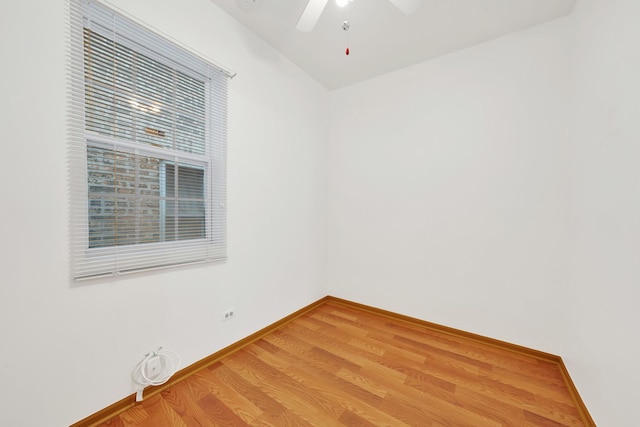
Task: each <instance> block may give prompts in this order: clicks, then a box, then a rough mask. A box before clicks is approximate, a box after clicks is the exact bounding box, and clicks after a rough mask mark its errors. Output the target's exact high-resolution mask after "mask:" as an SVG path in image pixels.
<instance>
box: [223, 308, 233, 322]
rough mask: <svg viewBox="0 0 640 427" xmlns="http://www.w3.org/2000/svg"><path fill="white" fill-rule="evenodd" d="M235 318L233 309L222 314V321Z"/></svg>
mask: <svg viewBox="0 0 640 427" xmlns="http://www.w3.org/2000/svg"><path fill="white" fill-rule="evenodd" d="M235 316H236V310H235V309H233V308H232V309H231V310H227V311H225V312H224V313H222V320H223V321H224V320H229V319H233V318H234V317H235Z"/></svg>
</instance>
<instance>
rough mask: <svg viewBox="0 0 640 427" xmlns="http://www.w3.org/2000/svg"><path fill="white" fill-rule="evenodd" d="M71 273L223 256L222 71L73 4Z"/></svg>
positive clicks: (88, 5)
mask: <svg viewBox="0 0 640 427" xmlns="http://www.w3.org/2000/svg"><path fill="white" fill-rule="evenodd" d="M71 27H72V29H71V36H72V43H71V50H70V52H71V67H70V70H71V72H70V85H69V87H70V92H71V100H72V102H71V127H72V129H71V132H70V136H71V138H70V140H71V149H70V167H71V182H72V218H71V223H72V239H71V241H72V251H73V266H74V267H73V270H74V276H75V278H76V279H84V278H92V277H100V276H106V275H118V274H121V273H127V272H134V271H141V270H146V269H155V268H163V267H168V266H172V265H177V264H186V263H195V262H206V261H213V260H220V259H224V258H226V206H225V203H226V117H227V82H228V80H229V77H230V75H229V73H228V72H226V71H225V70H223V69H221V68H220V67H218V66H215V65H213V64H211V63H209V62H208V61H205V60H203V59H202V58H201V57H199V56H197V55H195V54H193V53H191V52H189V51H187V50H186V49H184V48H181V47H179V46H177V45H176V44H174V43H172V42H170V41H168V40H166V39H165V38H163V37H161V36H159V35H157V34H156V33H154V32H152V31H150V30H148V29H146V28H144V27H143V26H141V25H140V24H138V23H136V22H133V21H132V20H130V19H128V18H127V17H125V16H122V15H121V14H118V13H117V12H115V11H113V10H110V9H109V8H107V7H106V6H104V5H102V4H100V3H98V2H94V1H88V0H81V1H78V0H71Z"/></svg>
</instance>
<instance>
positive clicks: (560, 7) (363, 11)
mask: <svg viewBox="0 0 640 427" xmlns="http://www.w3.org/2000/svg"><path fill="white" fill-rule="evenodd" d="M211 1H212V2H213V3H215V4H216V5H218V6H219V7H220V8H221V9H223V10H225V11H226V12H227V13H229V14H230V15H231V16H233V17H235V18H236V19H237V20H238V21H239V22H241V23H242V24H244V25H245V26H246V27H247V28H249V29H250V30H251V31H253V32H254V33H256V34H257V35H258V36H260V37H262V38H263V39H264V40H266V41H267V42H268V43H269V44H271V45H272V46H273V47H275V48H276V49H277V50H278V51H280V52H281V53H282V54H284V55H285V56H286V57H288V58H289V59H290V60H291V61H292V62H294V63H295V64H297V65H298V66H299V67H300V68H302V69H303V70H304V71H305V72H306V73H307V74H309V75H310V76H312V77H313V78H314V79H316V80H317V81H318V82H320V83H321V84H322V85H323V86H325V87H326V88H327V89H329V90H333V89H338V88H341V87H344V86H348V85H350V84H353V83H357V82H359V81H363V80H366V79H369V78H371V77H375V76H378V75H381V74H384V73H388V72H390V71H394V70H397V69H400V68H404V67H407V66H410V65H413V64H417V63H419V62H422V61H425V60H428V59H431V58H434V57H437V56H440V55H445V54H447V53H450V52H453V51H456V50H460V49H464V48H467V47H470V46H473V45H476V44H479V43H482V42H485V41H488V40H491V39H494V38H496V37H500V36H503V35H506V34H509V33H513V32H516V31H519V30H522V29H525V28H527V27H530V26H532V25H536V24H540V23H542V22H545V21H549V20H552V19H555V18H559V17H561V16H564V15H568V14H569V13H571V11H572V10H573V6H574V4H575V1H576V0H423V2H422V5H421V6H420V8H419V9H418V10H417V11H416V12H415V13H413V14H412V15H409V16H407V15H404V14H403V13H402V12H401V11H400V10H399V9H397V8H396V7H395V6H394V5H393V4H392V3H391V2H390V1H389V0H354V1H353V2H352V3H349V5H347V6H346V7H344V8H340V7H338V6H337V5H336V2H335V0H329V2H328V3H327V6H326V8H325V10H324V12H323V13H322V15H321V16H320V20H319V21H318V23H317V24H316V26H315V28H314V29H313V31H311V32H309V33H304V32H300V31H297V30H296V29H295V26H296V23H297V22H298V19H299V18H300V15H301V14H302V11H303V10H304V8H305V6H306V4H307V1H306V0H211ZM345 20H348V21H349V23H350V30H349V31H348V32H345V31H344V30H343V29H342V23H343V22H344V21H345ZM347 37H348V39H349V40H348V46H349V50H350V55H349V56H346V55H345V48H346V47H347Z"/></svg>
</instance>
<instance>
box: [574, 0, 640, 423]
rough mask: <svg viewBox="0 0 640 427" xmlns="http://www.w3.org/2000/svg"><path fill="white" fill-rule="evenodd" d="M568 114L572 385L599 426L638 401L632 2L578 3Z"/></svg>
mask: <svg viewBox="0 0 640 427" xmlns="http://www.w3.org/2000/svg"><path fill="white" fill-rule="evenodd" d="M574 21H575V25H576V33H575V34H576V40H575V42H576V44H575V50H574V57H575V73H574V76H575V78H574V80H573V81H574V88H573V92H574V96H573V102H572V108H571V111H572V114H571V117H570V119H571V131H570V134H571V153H572V156H571V157H572V165H573V167H572V187H573V190H574V191H573V192H574V201H573V212H572V215H571V216H572V221H571V224H572V233H571V244H572V262H571V265H572V289H571V296H570V299H571V301H572V304H571V305H570V306H569V309H570V311H569V321H570V323H569V328H570V330H571V331H572V334H571V338H572V346H571V351H570V352H568V353H567V354H565V360H566V362H567V364H568V365H569V368H570V370H571V373H572V375H573V379H574V381H575V382H576V383H577V386H578V388H579V390H580V392H581V394H582V396H583V398H584V399H585V400H586V402H587V404H588V406H589V409H590V411H591V412H592V414H593V416H594V418H595V419H596V421H599V425H603V426H629V427H631V426H637V425H638V409H637V405H638V401H639V400H640V389H639V388H638V384H640V365H639V363H640V309H639V308H638V302H639V301H640V166H639V162H640V50H639V49H638V46H639V44H638V41H639V40H640V26H638V22H640V2H638V1H637V0H606V1H605V0H597V1H595V0H580V1H579V2H578V5H577V7H576V10H575V12H574Z"/></svg>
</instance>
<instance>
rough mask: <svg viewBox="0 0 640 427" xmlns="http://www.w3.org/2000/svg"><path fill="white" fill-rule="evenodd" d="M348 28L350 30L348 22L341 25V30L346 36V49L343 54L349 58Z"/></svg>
mask: <svg viewBox="0 0 640 427" xmlns="http://www.w3.org/2000/svg"><path fill="white" fill-rule="evenodd" d="M349 28H351V24H349V21H344V22H343V23H342V29H343V30H344V32H345V33H346V36H347V48H346V49H345V51H344V54H345V55H347V56H349V53H350V51H349Z"/></svg>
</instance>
